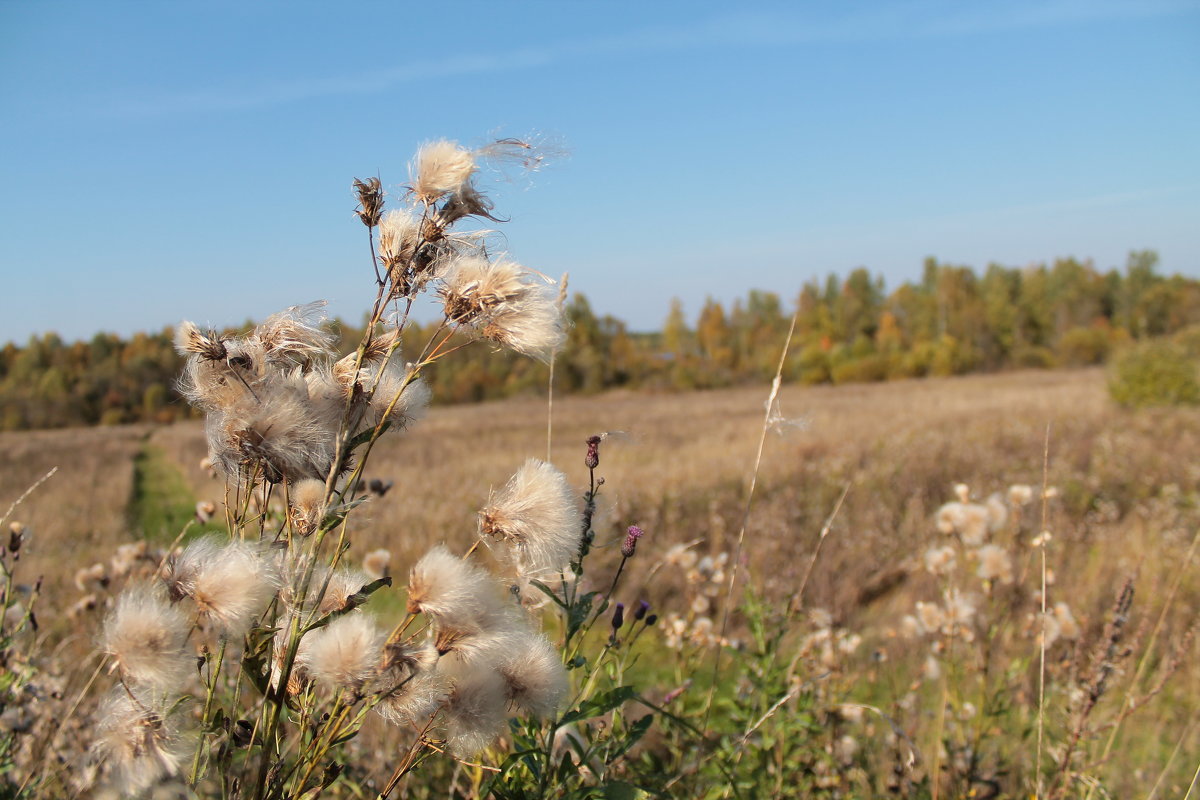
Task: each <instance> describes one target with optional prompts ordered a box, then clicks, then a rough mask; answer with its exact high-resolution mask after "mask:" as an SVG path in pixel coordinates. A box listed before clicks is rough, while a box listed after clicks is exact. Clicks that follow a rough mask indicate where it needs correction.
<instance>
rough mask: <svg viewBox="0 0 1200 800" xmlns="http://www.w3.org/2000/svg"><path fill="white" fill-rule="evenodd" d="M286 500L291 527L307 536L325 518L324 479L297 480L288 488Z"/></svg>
mask: <svg viewBox="0 0 1200 800" xmlns="http://www.w3.org/2000/svg"><path fill="white" fill-rule="evenodd" d="M288 501H289V503H290V507H289V509H288V516H289V517H290V518H291V522H292V528H293V529H294V530H295V532H296V533H298V534H299V535H301V536H308V535H309V534H311V533H313V532H315V531H316V530H317V528H318V527H320V525H321V521H322V520H324V519H325V481H323V480H318V479H317V478H306V479H304V480H302V481H297V482H296V483H295V484H293V485H292V486H291V487H290V488H289V491H288Z"/></svg>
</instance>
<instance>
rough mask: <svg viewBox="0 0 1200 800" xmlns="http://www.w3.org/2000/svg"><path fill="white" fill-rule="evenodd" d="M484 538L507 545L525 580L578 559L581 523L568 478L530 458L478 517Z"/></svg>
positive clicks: (575, 499)
mask: <svg viewBox="0 0 1200 800" xmlns="http://www.w3.org/2000/svg"><path fill="white" fill-rule="evenodd" d="M479 530H480V533H481V534H482V535H484V536H487V537H490V538H492V539H497V540H500V541H502V542H504V543H505V544H506V545H507V546H508V547H509V548H510V553H511V555H512V557H513V560H514V562H515V563H516V565H517V569H518V571H520V573H521V574H522V575H523V576H525V577H537V576H540V575H550V574H553V573H555V572H558V571H559V570H562V569H565V568H566V567H567V566H569V565H570V563H571V561H572V560H573V559H575V558H576V557H578V554H579V547H580V541H581V537H582V535H583V530H582V522H581V520H580V516H579V505H578V500H577V498H576V496H575V492H574V491H573V490H572V489H571V486H570V484H569V483H568V482H567V477H566V475H564V474H563V473H562V471H560V470H559V469H557V468H556V467H554V466H553V465H552V464H548V463H546V462H545V461H539V460H537V459H535V458H531V459H529V460H528V461H526V462H525V464H524V465H522V467H521V468H520V469H519V470H517V472H516V474H515V475H513V477H512V479H511V480H509V482H508V484H507V485H505V487H504V488H503V489H502V490H501V491H500V492H499V493H498V494H497V495H495V496H494V497H493V498H492V499H491V501H490V502H489V503H488V505H487V506H486V507H485V508H484V509H483V510H482V511H480V512H479Z"/></svg>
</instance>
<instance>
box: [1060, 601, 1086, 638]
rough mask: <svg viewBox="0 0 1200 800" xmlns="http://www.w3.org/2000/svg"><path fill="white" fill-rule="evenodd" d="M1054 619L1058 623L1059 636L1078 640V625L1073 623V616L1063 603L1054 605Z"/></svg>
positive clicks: (1069, 608) (1068, 607)
mask: <svg viewBox="0 0 1200 800" xmlns="http://www.w3.org/2000/svg"><path fill="white" fill-rule="evenodd" d="M1054 618H1055V619H1056V620H1057V621H1058V628H1059V634H1060V635H1061V636H1062V637H1063V638H1064V639H1072V640H1074V639H1078V638H1079V634H1080V628H1079V623H1078V622H1076V621H1075V615H1074V614H1072V613H1071V607H1070V606H1068V605H1067V604H1066V603H1063V602H1058V603H1055V604H1054Z"/></svg>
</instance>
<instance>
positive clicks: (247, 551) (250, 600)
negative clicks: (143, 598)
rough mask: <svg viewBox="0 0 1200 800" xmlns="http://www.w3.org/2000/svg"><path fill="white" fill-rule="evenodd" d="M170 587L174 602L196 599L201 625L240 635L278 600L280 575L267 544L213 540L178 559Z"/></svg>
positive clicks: (191, 548) (198, 543) (192, 547)
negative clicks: (206, 624)
mask: <svg viewBox="0 0 1200 800" xmlns="http://www.w3.org/2000/svg"><path fill="white" fill-rule="evenodd" d="M166 583H167V589H168V591H169V592H170V593H171V597H172V598H173V599H181V598H183V597H189V598H191V600H192V601H193V602H194V603H195V605H196V611H197V616H198V618H199V620H200V621H201V622H205V623H208V624H210V625H212V626H213V627H214V628H216V629H217V630H218V631H219V632H221V633H222V634H223V635H225V636H240V635H241V634H242V633H244V632H245V631H246V629H247V628H249V627H250V623H251V622H252V621H253V620H254V618H255V617H256V616H257V615H258V614H260V613H262V611H263V609H265V608H266V606H267V604H268V603H269V602H270V601H271V598H272V597H274V596H275V592H276V591H278V589H279V586H280V575H279V569H278V566H277V564H276V559H275V558H274V557H272V556H271V554H270V553H269V552H267V550H266V549H265V548H264V547H263V546H262V545H260V544H257V543H251V542H242V541H221V540H220V539H218V538H217V537H214V536H209V537H205V538H203V539H198V540H197V541H194V542H192V543H191V544H189V545H188V546H187V547H186V548H184V550H183V552H182V553H180V554H179V555H178V556H176V557H175V558H174V559H173V560H172V563H171V565H170V568H169V571H168V574H167V576H166Z"/></svg>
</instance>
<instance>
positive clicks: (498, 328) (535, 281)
mask: <svg viewBox="0 0 1200 800" xmlns="http://www.w3.org/2000/svg"><path fill="white" fill-rule="evenodd" d="M441 295H442V300H443V309H444V311H445V314H446V317H447V318H448V319H449V320H450V321H451V322H456V323H461V324H468V325H471V326H472V327H473V328H474V329H475V330H476V331H477V332H478V333H479V334H480V335H481V336H483V337H485V338H487V339H491V340H492V341H494V342H497V343H498V344H500V345H503V346H505V347H508V348H510V349H512V350H516V351H517V352H519V353H524V354H525V355H529V356H533V357H534V358H539V359H542V360H543V361H545V360H548V359H549V357H550V355H551V354H552V353H553V352H554V351H555V350H556V349H557V348H558V347H559V346H560V345H561V344H562V341H563V338H564V333H563V329H562V314H561V311H560V310H559V306H558V291H557V288H556V286H555V285H554V284H553V283H552V282H550V281H548V280H546V279H545V278H543V277H541V276H540V275H537V274H535V273H533V272H530V271H529V270H527V269H525V268H524V267H522V266H521V265H520V264H517V263H515V262H512V261H507V260H500V261H496V262H489V261H488V260H487V259H486V258H482V257H477V256H465V257H462V258H459V259H456V260H455V261H454V262H453V263H452V264H451V265H450V266H449V268H448V269H447V271H446V275H445V276H444V277H443V286H442V289H441Z"/></svg>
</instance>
